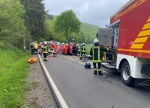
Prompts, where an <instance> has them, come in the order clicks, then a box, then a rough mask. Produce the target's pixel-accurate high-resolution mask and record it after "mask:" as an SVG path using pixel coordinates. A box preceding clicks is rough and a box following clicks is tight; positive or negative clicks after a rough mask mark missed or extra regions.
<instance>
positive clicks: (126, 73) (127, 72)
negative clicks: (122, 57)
mask: <svg viewBox="0 0 150 108" xmlns="http://www.w3.org/2000/svg"><path fill="white" fill-rule="evenodd" d="M121 80H122V82H123V83H124V84H125V85H127V86H133V82H134V81H133V80H134V79H133V78H132V77H131V69H130V66H129V63H128V62H127V61H125V62H124V63H123V64H122V67H121Z"/></svg>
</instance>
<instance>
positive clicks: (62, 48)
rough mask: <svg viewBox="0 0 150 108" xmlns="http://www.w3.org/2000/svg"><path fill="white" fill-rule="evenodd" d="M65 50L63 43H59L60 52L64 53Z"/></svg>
mask: <svg viewBox="0 0 150 108" xmlns="http://www.w3.org/2000/svg"><path fill="white" fill-rule="evenodd" d="M64 52H65V45H64V43H62V44H61V53H62V54H64Z"/></svg>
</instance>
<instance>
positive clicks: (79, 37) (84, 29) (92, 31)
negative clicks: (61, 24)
mask: <svg viewBox="0 0 150 108" xmlns="http://www.w3.org/2000/svg"><path fill="white" fill-rule="evenodd" d="M56 17H57V16H54V15H53V18H54V19H53V20H51V19H50V18H49V17H47V20H49V21H50V22H51V26H50V27H49V28H47V29H50V31H52V29H53V26H54V22H55V20H56ZM98 28H99V27H98V26H96V25H92V24H87V23H83V22H82V23H81V28H80V32H79V33H72V34H71V35H70V36H69V37H68V42H71V41H72V38H74V39H75V40H76V41H77V43H83V42H84V43H93V40H94V38H95V36H96V33H97V32H98ZM53 33H54V34H53V36H51V35H46V37H48V38H46V39H54V40H58V41H60V42H65V35H64V34H63V33H59V34H58V33H57V31H53ZM60 37H61V38H60Z"/></svg>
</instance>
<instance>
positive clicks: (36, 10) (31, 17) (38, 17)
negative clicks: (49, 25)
mask: <svg viewBox="0 0 150 108" xmlns="http://www.w3.org/2000/svg"><path fill="white" fill-rule="evenodd" d="M20 1H21V3H22V4H23V5H24V8H25V10H26V13H25V14H24V19H25V25H26V27H27V29H28V31H29V32H30V34H31V36H32V39H34V40H38V39H39V38H41V37H42V38H43V37H44V36H45V31H46V30H45V18H46V13H45V10H44V4H43V3H42V2H43V0H20Z"/></svg>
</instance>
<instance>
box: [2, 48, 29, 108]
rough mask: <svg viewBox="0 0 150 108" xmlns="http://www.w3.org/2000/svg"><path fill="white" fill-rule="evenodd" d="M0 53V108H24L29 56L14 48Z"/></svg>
mask: <svg viewBox="0 0 150 108" xmlns="http://www.w3.org/2000/svg"><path fill="white" fill-rule="evenodd" d="M0 52H1V53H0V67H1V68H0V108H19V107H26V103H25V101H24V100H25V99H26V96H27V92H26V91H25V88H27V87H28V86H29V85H28V84H27V83H26V77H27V75H28V63H27V59H28V58H29V57H30V55H29V54H25V53H22V51H20V50H18V49H16V48H5V49H0Z"/></svg>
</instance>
